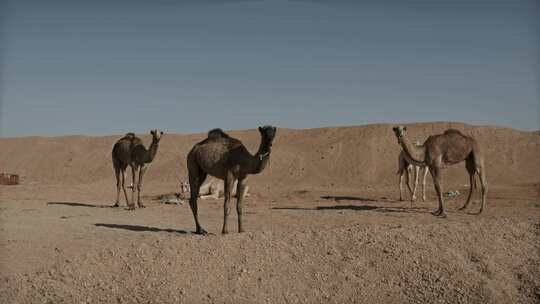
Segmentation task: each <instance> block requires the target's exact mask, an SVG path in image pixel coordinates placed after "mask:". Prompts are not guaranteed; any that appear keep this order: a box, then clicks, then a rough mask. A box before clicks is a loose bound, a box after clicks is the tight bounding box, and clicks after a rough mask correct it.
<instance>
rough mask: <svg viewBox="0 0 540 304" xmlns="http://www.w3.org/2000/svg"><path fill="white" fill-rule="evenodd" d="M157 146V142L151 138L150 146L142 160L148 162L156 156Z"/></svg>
mask: <svg viewBox="0 0 540 304" xmlns="http://www.w3.org/2000/svg"><path fill="white" fill-rule="evenodd" d="M158 148H159V142H157V141H155V140H152V143H151V144H150V147H149V148H148V151H147V153H146V157H145V161H144V162H145V163H149V162H152V161H153V160H154V157H156V154H157V150H158Z"/></svg>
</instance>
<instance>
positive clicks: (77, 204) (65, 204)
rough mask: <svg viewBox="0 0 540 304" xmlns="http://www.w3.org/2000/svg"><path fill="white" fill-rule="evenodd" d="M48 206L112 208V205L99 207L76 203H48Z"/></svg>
mask: <svg viewBox="0 0 540 304" xmlns="http://www.w3.org/2000/svg"><path fill="white" fill-rule="evenodd" d="M47 205H64V206H71V207H88V208H112V206H110V205H98V204H85V203H74V202H48V203H47Z"/></svg>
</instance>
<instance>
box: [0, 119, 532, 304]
mask: <svg viewBox="0 0 540 304" xmlns="http://www.w3.org/2000/svg"><path fill="white" fill-rule="evenodd" d="M447 128H457V129H459V130H462V131H463V132H465V133H466V134H470V135H473V136H474V137H475V138H477V139H478V141H479V142H480V143H481V145H483V146H484V151H485V156H486V160H487V163H486V164H487V176H488V182H489V185H490V191H489V194H488V202H487V206H486V209H485V211H484V212H483V213H482V214H481V215H478V214H476V211H477V210H478V208H479V202H478V201H479V197H478V193H477V194H476V195H475V196H474V197H473V202H472V203H471V206H470V208H468V209H467V210H465V211H458V210H457V208H458V207H459V206H461V205H462V204H463V201H464V199H465V198H464V196H465V195H460V196H458V197H453V198H446V204H445V205H446V213H447V215H448V217H447V218H444V219H442V218H438V217H435V216H433V215H432V214H431V212H432V211H433V210H434V209H435V208H436V206H437V203H436V198H435V196H434V194H433V189H432V188H433V187H432V186H431V182H430V180H431V178H429V177H428V181H429V182H428V190H429V191H428V199H427V201H426V202H421V201H419V202H416V203H414V204H411V203H410V202H408V201H407V202H400V201H398V200H397V198H398V197H399V196H398V190H397V180H398V179H397V176H396V170H397V156H398V153H399V151H400V147H399V146H398V144H397V140H396V138H395V137H394V135H393V133H392V125H388V124H377V125H367V126H358V127H346V128H322V129H311V130H287V129H279V130H278V134H277V138H276V142H275V143H274V150H273V153H272V156H271V164H270V166H269V167H268V168H267V169H266V170H265V171H264V172H263V173H261V174H259V175H257V176H253V177H251V178H250V180H249V185H250V193H251V194H252V195H251V196H250V197H248V198H247V199H246V205H245V208H244V214H245V215H244V227H245V228H246V230H247V233H241V234H239V233H236V227H237V226H236V215H235V212H232V214H231V219H230V220H229V231H230V232H231V233H230V234H228V235H221V234H219V232H220V231H221V225H222V223H223V207H222V200H221V199H220V200H204V201H201V202H200V203H199V217H200V221H201V223H202V225H203V226H204V227H205V228H206V229H207V230H208V231H209V232H210V233H211V234H210V235H208V236H199V235H195V234H193V233H192V232H193V230H194V223H193V218H192V214H191V211H190V208H189V206H188V204H182V205H168V204H163V203H160V202H159V201H156V200H152V198H153V197H155V196H156V195H158V194H163V193H167V192H173V191H177V190H178V185H179V182H180V181H181V180H185V179H186V164H185V157H186V154H187V152H188V151H189V149H190V148H191V146H192V145H193V144H194V143H196V142H198V141H200V140H202V139H203V138H204V137H205V134H195V135H175V134H165V135H164V137H163V139H162V142H161V144H160V148H159V152H158V155H157V157H156V159H155V161H154V162H153V163H152V165H151V167H150V168H149V170H148V173H147V175H146V181H147V182H146V183H145V187H144V188H143V199H144V200H145V204H146V205H147V208H144V209H137V210H136V211H128V210H126V208H125V202H123V201H122V202H121V206H122V207H120V208H111V205H112V204H113V199H114V198H115V194H116V185H115V180H114V175H113V169H112V165H111V155H110V153H111V149H112V146H113V144H114V142H115V141H116V140H117V139H118V138H120V137H121V135H115V136H106V137H86V136H66V137H51V138H44V137H27V138H4V139H0V145H1V147H2V149H0V171H5V172H9V173H18V174H20V175H21V176H22V184H20V185H17V186H0V302H2V303H531V304H532V303H540V275H539V273H540V192H539V185H540V174H539V172H540V158H539V157H538V155H540V133H538V132H520V131H516V130H512V129H507V128H499V127H479V126H470V125H464V124H460V123H425V124H409V125H408V131H409V132H410V136H411V137H412V138H415V139H420V140H423V139H425V138H426V137H427V136H428V135H430V134H434V133H440V132H443V131H444V130H445V129H447ZM126 131H129V130H126ZM230 134H231V135H232V136H234V137H237V138H239V139H241V140H243V141H244V142H245V144H246V145H247V146H248V148H249V149H250V150H251V151H255V150H256V148H257V145H258V142H259V134H258V132H257V131H256V130H246V131H231V132H230ZM144 140H145V142H146V143H148V142H149V141H150V135H149V134H148V135H145V136H144ZM467 183H468V178H467V176H466V173H465V168H464V165H462V164H460V165H456V166H454V167H452V168H449V169H447V170H445V171H444V187H445V189H446V190H450V189H452V190H454V189H459V190H463V191H465V189H466V188H467V187H466V186H464V185H466V184H467ZM233 210H234V208H233Z"/></svg>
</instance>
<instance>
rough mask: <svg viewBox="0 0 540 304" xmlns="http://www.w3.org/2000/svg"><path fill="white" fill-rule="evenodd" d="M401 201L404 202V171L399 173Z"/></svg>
mask: <svg viewBox="0 0 540 304" xmlns="http://www.w3.org/2000/svg"><path fill="white" fill-rule="evenodd" d="M399 201H400V202H402V201H403V171H400V172H399Z"/></svg>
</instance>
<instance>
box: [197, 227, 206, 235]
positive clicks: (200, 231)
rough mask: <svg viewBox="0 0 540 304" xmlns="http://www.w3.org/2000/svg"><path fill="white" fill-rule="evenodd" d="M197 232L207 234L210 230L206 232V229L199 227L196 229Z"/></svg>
mask: <svg viewBox="0 0 540 304" xmlns="http://www.w3.org/2000/svg"><path fill="white" fill-rule="evenodd" d="M195 234H199V235H207V234H208V232H206V230H204V229H202V228H199V229H197V231H195Z"/></svg>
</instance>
